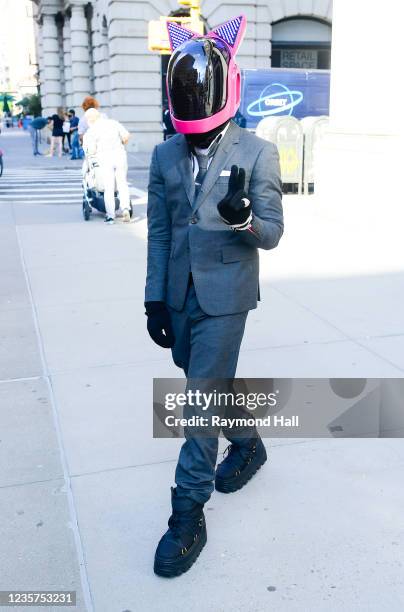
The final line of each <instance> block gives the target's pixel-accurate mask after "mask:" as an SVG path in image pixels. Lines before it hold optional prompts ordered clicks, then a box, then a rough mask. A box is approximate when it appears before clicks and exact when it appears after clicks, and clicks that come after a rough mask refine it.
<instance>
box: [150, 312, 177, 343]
mask: <svg viewBox="0 0 404 612" xmlns="http://www.w3.org/2000/svg"><path fill="white" fill-rule="evenodd" d="M144 305H145V308H146V315H147V331H148V332H149V334H150V337H151V338H152V340H154V342H155V343H156V344H158V345H159V346H162V347H163V348H171V347H172V346H174V342H175V338H174V333H173V328H172V325H171V319H170V313H169V312H168V310H167V307H166V305H165V303H164V302H145V303H144Z"/></svg>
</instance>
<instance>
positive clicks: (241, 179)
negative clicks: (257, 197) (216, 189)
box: [217, 166, 252, 231]
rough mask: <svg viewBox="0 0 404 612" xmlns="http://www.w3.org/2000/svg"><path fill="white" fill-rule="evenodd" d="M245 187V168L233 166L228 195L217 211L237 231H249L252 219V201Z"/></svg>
mask: <svg viewBox="0 0 404 612" xmlns="http://www.w3.org/2000/svg"><path fill="white" fill-rule="evenodd" d="M244 186H245V170H244V168H239V167H238V166H232V167H231V171H230V178H229V187H228V190H227V194H226V196H225V197H224V198H223V200H221V202H219V204H218V205H217V209H218V211H219V215H220V216H221V218H222V219H223V221H224V222H225V223H227V225H230V227H231V228H232V229H234V230H236V231H241V230H245V229H247V228H248V227H249V225H250V223H251V218H252V210H251V208H252V206H251V201H250V200H249V198H248V196H247V194H246V192H245V191H244Z"/></svg>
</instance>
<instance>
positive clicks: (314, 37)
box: [271, 18, 331, 70]
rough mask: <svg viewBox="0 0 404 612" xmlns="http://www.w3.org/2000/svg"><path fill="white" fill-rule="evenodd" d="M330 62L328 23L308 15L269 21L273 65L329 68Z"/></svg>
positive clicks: (309, 68) (329, 27) (307, 68)
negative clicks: (270, 23) (270, 25)
mask: <svg viewBox="0 0 404 612" xmlns="http://www.w3.org/2000/svg"><path fill="white" fill-rule="evenodd" d="M330 64H331V26H330V24H328V23H325V22H323V21H319V20H317V19H308V18H293V19H284V20H282V21H278V22H276V23H273V24H272V56H271V65H272V66H273V67H275V68H301V69H304V70H329V69H330Z"/></svg>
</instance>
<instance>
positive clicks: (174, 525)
mask: <svg viewBox="0 0 404 612" xmlns="http://www.w3.org/2000/svg"><path fill="white" fill-rule="evenodd" d="M171 503H172V508H173V513H172V515H171V516H170V518H169V520H168V527H169V529H168V531H166V533H165V534H164V535H163V537H162V538H161V540H160V542H159V544H158V546H157V550H156V555H155V557H154V572H155V573H156V574H158V575H159V576H165V577H167V578H170V577H172V576H179V575H180V574H183V573H184V572H186V571H188V570H189V568H190V567H191V565H193V563H195V561H196V559H197V558H198V556H199V554H200V552H201V550H202V548H203V547H204V546H205V544H206V540H207V536H206V523H205V516H204V514H203V504H198V503H197V502H194V501H193V500H192V499H190V498H189V497H182V496H178V494H177V489H174V488H171Z"/></svg>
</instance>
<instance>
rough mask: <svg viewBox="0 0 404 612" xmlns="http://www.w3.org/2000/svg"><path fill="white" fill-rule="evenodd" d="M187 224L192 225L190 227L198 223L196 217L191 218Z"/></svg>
mask: <svg viewBox="0 0 404 612" xmlns="http://www.w3.org/2000/svg"><path fill="white" fill-rule="evenodd" d="M189 222H190V223H192V225H194V224H195V223H198V218H197V217H191V218H190V220H189Z"/></svg>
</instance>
